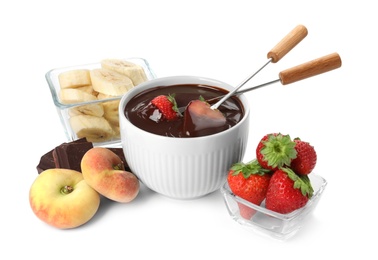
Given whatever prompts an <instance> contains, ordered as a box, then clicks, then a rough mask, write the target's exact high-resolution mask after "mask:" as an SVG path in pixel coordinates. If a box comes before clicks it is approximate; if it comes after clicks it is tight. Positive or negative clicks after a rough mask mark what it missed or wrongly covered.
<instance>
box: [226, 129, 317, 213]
mask: <svg viewBox="0 0 378 260" xmlns="http://www.w3.org/2000/svg"><path fill="white" fill-rule="evenodd" d="M316 161H317V154H316V151H315V149H314V147H313V146H312V145H310V143H309V142H305V141H302V140H301V139H300V138H294V139H291V137H290V136H289V135H283V134H281V133H271V134H267V135H265V136H264V137H263V138H262V139H261V140H260V141H259V143H258V145H257V148H256V158H255V159H253V160H252V161H250V162H248V163H242V162H238V163H235V164H234V165H233V166H232V167H231V168H230V170H229V173H228V176H227V182H228V185H229V187H230V189H231V191H232V192H233V193H234V194H235V195H236V196H239V197H241V198H243V199H245V200H247V201H249V202H251V203H254V204H256V205H261V204H262V202H263V201H264V200H265V207H266V208H267V209H269V210H272V211H275V212H278V213H281V214H287V213H290V212H293V211H294V210H297V209H299V208H302V207H304V206H305V205H306V203H307V201H308V200H309V199H310V198H311V196H312V194H313V188H312V185H311V182H310V179H309V177H308V175H309V174H310V173H311V172H312V171H313V169H314V168H315V165H316ZM238 206H239V211H240V215H241V216H242V217H243V218H245V219H250V218H251V217H252V216H253V215H254V213H255V210H253V209H252V208H250V207H247V206H246V205H244V204H241V203H238Z"/></svg>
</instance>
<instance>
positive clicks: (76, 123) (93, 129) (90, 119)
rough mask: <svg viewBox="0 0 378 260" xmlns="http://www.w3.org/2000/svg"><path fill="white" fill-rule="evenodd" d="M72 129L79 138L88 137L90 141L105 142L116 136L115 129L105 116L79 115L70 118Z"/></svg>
mask: <svg viewBox="0 0 378 260" xmlns="http://www.w3.org/2000/svg"><path fill="white" fill-rule="evenodd" d="M70 124H71V128H72V130H73V131H74V132H75V133H76V135H77V137H78V138H86V139H87V141H88V142H93V143H97V142H105V141H108V140H110V139H112V138H113V137H114V131H113V129H112V127H111V126H110V124H109V122H108V121H107V120H106V119H105V118H103V117H97V116H90V115H78V116H73V117H71V118H70Z"/></svg>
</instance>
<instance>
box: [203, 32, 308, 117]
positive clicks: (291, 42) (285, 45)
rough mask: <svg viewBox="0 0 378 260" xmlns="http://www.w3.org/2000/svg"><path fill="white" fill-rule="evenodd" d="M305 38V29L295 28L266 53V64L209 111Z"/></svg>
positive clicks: (216, 106)
mask: <svg viewBox="0 0 378 260" xmlns="http://www.w3.org/2000/svg"><path fill="white" fill-rule="evenodd" d="M306 36H307V28H306V27H305V26H303V25H298V26H296V27H295V28H294V29H293V30H292V31H291V32H290V33H289V34H287V35H286V36H285V37H284V38H283V39H282V40H281V41H280V42H279V43H278V44H277V45H276V46H275V47H274V48H273V49H272V50H271V51H269V52H268V55H267V57H268V58H269V60H268V62H267V63H265V64H264V65H263V66H262V67H261V68H260V69H258V70H257V71H256V72H255V73H253V74H252V75H251V76H249V77H248V78H247V79H245V80H244V81H243V82H242V83H240V84H239V85H238V86H237V87H236V88H235V89H234V90H233V91H231V92H229V93H228V94H227V95H225V96H224V97H223V98H222V99H221V100H219V101H218V102H217V103H215V104H214V105H212V106H211V107H210V108H211V109H213V110H214V109H217V108H218V107H219V106H220V105H221V104H222V103H223V102H224V101H225V100H227V99H228V98H229V97H231V96H232V95H234V94H235V93H236V92H237V91H238V90H239V89H240V88H241V87H242V86H244V84H245V83H247V82H248V81H249V80H251V79H252V78H253V77H254V76H255V75H256V74H257V73H259V72H260V71H261V70H262V69H263V68H265V67H266V66H267V65H268V64H269V63H271V62H272V63H276V62H278V61H279V60H281V59H282V58H283V57H284V56H285V55H286V54H287V53H288V52H289V51H290V50H291V49H293V48H294V47H295V46H296V45H297V44H298V43H299V42H300V41H302V40H303V39H304V38H305V37H306Z"/></svg>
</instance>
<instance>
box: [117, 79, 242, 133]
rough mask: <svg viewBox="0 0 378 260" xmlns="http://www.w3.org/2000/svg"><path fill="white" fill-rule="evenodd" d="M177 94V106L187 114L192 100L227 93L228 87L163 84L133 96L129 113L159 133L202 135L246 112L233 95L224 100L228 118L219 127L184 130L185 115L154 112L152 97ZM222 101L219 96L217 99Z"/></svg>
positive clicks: (143, 126)
mask: <svg viewBox="0 0 378 260" xmlns="http://www.w3.org/2000/svg"><path fill="white" fill-rule="evenodd" d="M172 94H174V95H175V96H174V97H175V99H176V102H177V106H178V108H179V110H180V112H181V114H183V115H184V113H185V109H186V107H187V105H188V104H189V103H190V102H191V101H192V100H197V99H199V97H200V96H202V97H203V98H204V99H205V100H209V99H212V98H216V97H219V96H222V95H225V94H227V91H226V90H224V89H221V88H218V87H213V86H208V85H198V84H184V85H172V86H160V87H156V88H153V89H148V90H146V91H143V92H141V93H139V94H138V95H136V96H135V97H133V98H132V99H131V100H130V101H129V102H128V103H127V104H126V107H125V111H124V112H125V116H126V118H128V119H129V121H130V122H131V123H132V124H134V125H135V126H137V127H139V128H141V129H143V130H145V131H147V132H150V133H154V134H157V135H163V136H169V137H198V136H205V135H210V134H214V133H219V132H222V131H224V130H226V129H229V128H231V127H232V126H234V125H235V124H237V123H238V122H239V121H240V120H241V119H242V118H243V116H244V108H243V105H242V104H241V101H240V100H239V99H238V98H237V97H231V98H229V99H228V100H226V101H225V102H223V103H222V104H221V105H220V106H219V107H218V109H219V110H220V111H221V112H222V113H223V115H224V116H225V118H226V123H225V124H222V125H221V126H219V127H211V128H209V129H208V130H205V131H191V132H190V131H188V130H187V129H188V128H186V131H185V130H184V116H183V117H180V118H179V119H177V120H174V121H167V120H160V118H158V117H159V115H156V114H155V115H154V114H153V112H154V110H155V108H154V107H153V106H152V105H151V104H150V101H151V100H152V99H153V98H154V97H156V96H158V95H172ZM216 101H218V100H215V101H214V103H215V102H216Z"/></svg>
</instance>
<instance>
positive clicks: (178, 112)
mask: <svg viewBox="0 0 378 260" xmlns="http://www.w3.org/2000/svg"><path fill="white" fill-rule="evenodd" d="M167 98H168V100H169V101H170V102H171V103H172V109H173V111H175V112H176V113H177V114H178V115H179V116H180V117H181V116H182V114H181V112H180V110H179V109H178V106H177V102H176V99H175V94H169V95H168V96H167Z"/></svg>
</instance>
